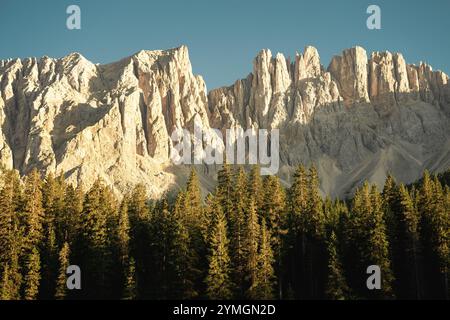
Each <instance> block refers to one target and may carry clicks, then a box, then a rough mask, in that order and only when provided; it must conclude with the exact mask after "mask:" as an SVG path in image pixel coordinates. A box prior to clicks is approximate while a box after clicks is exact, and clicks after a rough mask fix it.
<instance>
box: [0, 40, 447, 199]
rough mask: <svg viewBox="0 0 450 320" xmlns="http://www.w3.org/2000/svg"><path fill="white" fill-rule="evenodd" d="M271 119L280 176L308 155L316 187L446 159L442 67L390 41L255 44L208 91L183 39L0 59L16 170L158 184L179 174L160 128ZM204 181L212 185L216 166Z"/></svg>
mask: <svg viewBox="0 0 450 320" xmlns="http://www.w3.org/2000/svg"><path fill="white" fill-rule="evenodd" d="M194 116H198V117H200V119H201V121H202V124H203V126H204V127H206V128H208V127H213V128H218V129H227V128H230V127H232V126H234V125H237V124H239V125H241V126H243V127H244V128H250V127H254V128H264V129H270V128H278V129H280V149H281V154H280V157H281V164H282V167H281V169H280V173H279V174H280V177H281V178H282V179H283V180H284V181H285V182H286V183H287V184H289V182H290V177H291V174H292V171H293V169H294V167H295V165H296V164H298V163H300V162H302V163H306V164H308V163H311V162H314V163H316V165H317V166H318V168H319V172H320V174H321V179H322V189H323V191H324V192H326V193H330V194H332V195H339V196H343V195H345V194H347V193H348V192H351V191H352V190H353V189H354V187H355V186H356V185H358V183H360V182H361V181H362V180H363V179H366V178H367V179H370V180H371V181H372V182H377V183H379V184H381V183H382V182H383V179H384V177H385V175H386V173H387V171H391V172H392V173H393V174H394V175H396V176H397V178H399V179H400V180H401V181H404V182H410V181H412V180H414V179H416V178H417V177H418V175H419V174H420V173H421V171H422V170H423V169H425V168H427V169H430V170H433V171H439V170H443V169H446V168H448V167H449V166H450V125H449V124H450V88H449V83H448V76H447V75H445V74H444V73H442V72H440V71H437V72H436V71H433V70H432V68H431V67H430V66H428V65H426V64H420V65H419V66H414V65H408V64H407V63H406V62H405V60H404V59H403V57H402V55H401V54H391V53H389V52H382V53H379V52H376V53H373V54H372V55H371V56H370V58H368V56H367V54H366V52H365V50H364V49H362V48H360V47H356V48H352V49H348V50H345V51H344V52H343V53H342V54H341V55H340V56H336V57H334V58H333V59H332V61H331V63H330V65H329V67H328V68H324V67H323V66H322V65H321V63H320V58H319V53H318V52H317V50H316V49H315V48H313V47H307V48H305V50H304V52H303V53H301V54H297V55H296V56H295V58H294V59H292V61H291V60H290V59H287V58H285V57H284V56H283V55H282V54H276V55H274V56H273V55H272V53H271V52H270V51H269V50H263V51H261V52H260V53H259V54H258V55H257V57H256V58H255V60H254V62H253V72H252V73H251V74H250V75H248V77H247V78H245V79H241V80H237V81H236V82H235V83H234V85H232V86H230V87H224V88H219V89H215V90H212V91H210V92H209V93H207V92H206V86H205V83H204V81H203V79H202V78H201V77H200V76H195V75H193V73H192V67H191V64H190V61H189V55H188V50H187V48H186V47H184V46H182V47H180V48H176V49H170V50H166V51H141V52H139V53H137V54H135V55H133V56H131V57H128V58H125V59H123V60H121V61H119V62H116V63H112V64H108V65H95V64H93V63H91V62H89V61H88V60H86V59H85V58H84V57H82V56H81V55H80V54H77V53H74V54H70V55H68V56H66V57H64V58H62V59H51V58H48V57H44V58H41V59H35V58H30V59H25V60H19V59H16V60H4V61H0V162H1V163H2V164H4V165H5V166H6V167H8V168H15V169H17V170H19V171H20V173H22V174H26V173H28V172H29V171H30V170H32V169H33V168H35V167H36V168H38V169H39V170H41V171H42V172H43V173H48V172H57V173H61V172H62V173H64V174H65V177H66V179H67V180H68V181H70V182H73V183H83V185H84V187H86V188H87V187H89V186H90V185H91V184H92V183H93V182H94V181H95V179H96V178H97V177H101V178H102V179H103V180H104V181H105V182H106V183H108V184H109V185H110V186H111V187H113V188H114V190H115V191H116V192H117V193H118V194H121V193H123V192H126V191H127V190H128V189H129V187H130V186H131V185H132V184H135V183H139V182H140V183H144V184H145V185H146V186H147V188H148V190H149V193H150V195H152V196H158V195H160V194H161V193H162V192H164V191H165V190H167V189H169V188H171V187H174V186H176V184H177V183H179V182H183V180H184V176H185V174H186V173H187V171H188V169H187V168H184V167H182V166H172V165H171V163H170V161H169V153H170V149H171V148H172V147H173V146H172V143H171V140H170V139H169V136H170V134H171V133H172V132H173V131H174V130H175V129H177V128H188V129H189V130H191V128H192V126H193V119H194ZM203 168H204V170H201V174H202V182H203V184H204V186H205V188H206V189H209V188H211V187H212V186H213V180H214V168H209V167H203Z"/></svg>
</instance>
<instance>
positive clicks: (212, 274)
mask: <svg viewBox="0 0 450 320" xmlns="http://www.w3.org/2000/svg"><path fill="white" fill-rule="evenodd" d="M209 248H210V254H209V268H208V275H207V277H206V281H205V282H206V286H207V289H206V293H207V296H208V298H209V299H213V300H216V299H221V300H222V299H230V298H231V297H232V288H231V279H230V257H229V255H228V237H227V222H226V218H225V215H224V213H223V212H222V211H221V210H219V211H218V212H217V213H216V223H215V226H214V228H213V232H212V235H211V239H210V243H209Z"/></svg>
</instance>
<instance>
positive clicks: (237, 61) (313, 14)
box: [0, 0, 450, 89]
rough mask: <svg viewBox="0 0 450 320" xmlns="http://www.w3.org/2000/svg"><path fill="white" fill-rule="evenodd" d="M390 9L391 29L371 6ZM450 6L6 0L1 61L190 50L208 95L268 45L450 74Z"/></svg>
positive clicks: (342, 0) (390, 0)
mask: <svg viewBox="0 0 450 320" xmlns="http://www.w3.org/2000/svg"><path fill="white" fill-rule="evenodd" d="M70 4H77V5H79V6H80V8H81V14H82V17H81V18H82V29H81V30H76V31H70V30H67V29H66V19H67V14H66V12H65V11H66V8H67V6H68V5H70ZM370 4H377V5H379V6H380V7H381V10H382V30H379V31H378V30H377V31H371V30H368V29H367V28H366V19H367V17H368V15H367V14H366V9H367V7H368V5H370ZM449 13H450V1H449V0H428V1H417V0H408V1H407V0H386V1H380V0H370V1H366V0H339V1H336V0H329V1H324V0H308V1H302V0H292V1H289V0H277V1H262V0H259V1H253V0H223V1H217V0H189V1H188V0H184V1H182V0H169V1H163V0H157V1H153V0H145V1H144V0H126V1H125V0H122V1H119V0H78V1H77V0H70V1H67V0H33V1H29V0H0V41H1V46H0V59H4V58H13V57H21V58H22V57H28V56H37V57H40V56H43V55H48V56H52V57H61V56H64V55H66V54H68V53H70V52H73V51H77V52H80V53H81V54H83V55H84V56H85V57H86V58H88V59H89V60H91V61H93V62H95V63H108V62H112V61H115V60H118V59H120V58H122V57H125V56H128V55H131V54H133V53H135V52H137V51H139V50H141V49H167V48H171V47H176V46H179V45H181V44H186V45H187V46H188V47H189V52H190V57H191V61H192V65H193V69H194V72H195V73H197V74H201V75H202V76H203V77H204V78H205V80H206V83H207V86H208V89H212V88H215V87H217V86H222V85H228V84H231V83H233V82H234V81H235V80H236V79H239V78H243V77H245V76H246V75H247V74H248V73H249V72H250V71H251V69H252V60H253V58H254V57H255V55H256V54H257V52H258V51H259V50H260V49H263V48H269V49H271V50H272V52H273V53H275V52H282V53H284V54H285V55H286V56H294V55H295V52H296V51H302V50H303V48H304V46H305V45H313V46H315V47H317V48H318V50H319V53H320V55H321V60H322V64H323V65H325V66H328V63H329V61H330V59H331V57H332V56H333V55H335V54H338V53H340V52H341V51H342V49H344V48H347V47H352V46H354V45H361V46H363V47H364V48H366V49H367V51H374V50H377V51H380V50H389V51H393V52H395V51H399V52H402V53H403V54H404V56H405V58H406V60H407V61H408V62H410V63H417V62H419V61H421V60H423V61H426V62H428V63H430V64H431V65H433V67H434V68H435V69H441V70H443V71H445V72H447V73H449V72H450V36H449V32H450V19H449V16H448V15H449Z"/></svg>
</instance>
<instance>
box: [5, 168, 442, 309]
mask: <svg viewBox="0 0 450 320" xmlns="http://www.w3.org/2000/svg"><path fill="white" fill-rule="evenodd" d="M447 176H448V174H447V173H444V174H442V175H440V176H438V177H436V176H432V175H430V174H429V173H428V172H425V173H424V177H423V178H422V179H421V180H420V181H419V182H417V183H415V184H414V185H411V186H408V187H406V186H404V185H402V184H397V183H396V182H395V181H394V179H393V178H392V177H391V176H388V177H387V179H386V183H385V186H384V189H383V192H382V194H381V193H380V192H379V191H378V189H377V188H376V187H375V186H371V185H369V184H368V183H365V184H363V185H362V186H361V187H360V188H357V190H356V192H355V195H354V197H353V199H348V200H347V202H343V201H340V200H339V199H335V200H332V199H331V198H329V197H324V198H323V197H322V193H321V190H320V189H319V175H318V172H317V170H316V169H315V168H314V167H311V168H309V169H306V168H305V167H303V166H299V167H298V168H297V170H296V172H295V174H294V175H293V180H292V185H291V187H290V188H289V189H287V190H286V189H284V188H283V186H282V184H281V182H280V180H279V179H278V178H277V177H274V176H269V177H264V179H263V178H262V177H261V176H260V173H259V168H258V167H253V168H252V169H251V171H250V172H249V173H246V171H245V170H244V169H243V168H238V169H237V170H234V169H233V168H232V167H231V166H230V165H224V166H223V167H222V168H221V170H220V171H219V173H218V185H217V188H216V190H215V191H214V192H213V193H210V194H208V195H207V196H206V198H203V196H202V189H201V188H200V183H199V176H198V174H197V172H196V171H195V170H193V171H192V172H191V174H190V176H189V179H188V182H187V184H186V189H185V190H181V191H180V192H179V193H178V194H177V196H176V198H175V199H174V200H172V198H169V197H168V196H163V197H161V199H159V200H158V201H153V200H149V199H148V194H147V190H146V188H145V187H144V186H143V185H137V186H135V187H134V188H133V189H131V190H130V192H129V193H128V194H126V195H125V196H124V197H123V198H122V199H120V202H119V201H118V199H117V198H116V196H115V195H114V193H113V192H112V191H111V189H110V188H109V187H107V186H106V185H105V183H104V182H102V181H100V180H98V181H96V182H95V183H94V184H93V185H92V187H91V188H90V189H89V190H87V191H86V192H84V191H83V190H82V189H81V188H74V187H73V186H72V185H70V184H67V183H66V182H65V181H64V179H63V177H62V176H58V177H54V176H53V175H48V176H47V177H45V179H42V178H41V176H40V174H39V173H38V172H37V171H36V170H34V171H32V172H31V173H30V174H29V175H28V176H26V177H24V179H23V181H21V179H20V177H19V175H18V173H17V172H14V171H11V170H5V169H0V299H2V300H18V299H52V298H55V299H202V298H209V299H233V298H238V299H243V298H248V299H274V298H280V299H333V300H341V299H391V298H394V297H396V298H400V299H448V298H449V283H448V282H449V280H448V279H449V269H450V251H449V250H450V249H449V248H450V235H449V232H450V231H449V230H450V216H449V213H450V190H449V186H448V184H447V183H446V181H447V180H446V178H445V177H447ZM70 263H73V264H76V265H79V266H80V267H81V270H82V287H83V290H81V291H68V290H67V288H66V280H67V276H68V275H67V274H66V270H67V267H68V266H69V264H70ZM370 265H378V266H380V268H381V273H382V278H381V279H382V287H381V290H368V288H367V287H366V280H367V277H368V275H367V273H366V269H367V267H368V266H370Z"/></svg>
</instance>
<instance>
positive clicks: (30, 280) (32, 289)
mask: <svg viewBox="0 0 450 320" xmlns="http://www.w3.org/2000/svg"><path fill="white" fill-rule="evenodd" d="M26 269H27V274H26V276H25V279H24V280H25V295H24V298H25V300H36V298H37V295H38V293H39V283H40V281H41V274H40V271H41V260H40V257H39V251H38V250H37V249H36V248H33V249H32V251H31V253H30V255H29V256H28V261H27V265H26Z"/></svg>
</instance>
